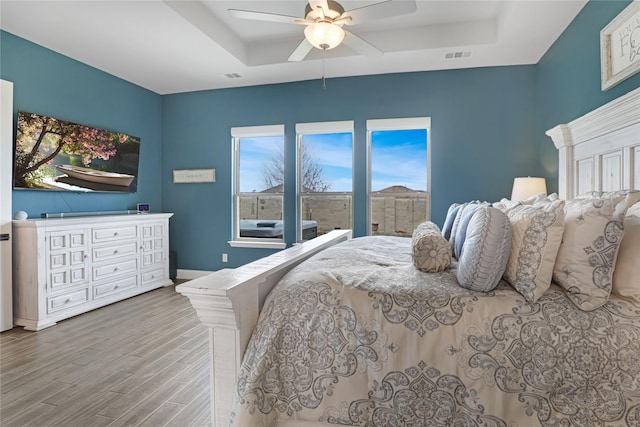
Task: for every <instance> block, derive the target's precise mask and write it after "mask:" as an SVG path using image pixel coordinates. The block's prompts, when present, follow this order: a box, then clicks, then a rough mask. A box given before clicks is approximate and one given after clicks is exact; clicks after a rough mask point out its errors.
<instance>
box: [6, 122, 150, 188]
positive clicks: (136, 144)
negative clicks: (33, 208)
mask: <svg viewBox="0 0 640 427" xmlns="http://www.w3.org/2000/svg"><path fill="white" fill-rule="evenodd" d="M139 153H140V138H136V137H132V136H129V135H127V134H124V133H120V132H112V131H108V130H104V129H99V128H94V127H90V126H85V125H80V124H77V123H72V122H67V121H63V120H59V119H56V118H53V117H47V116H43V115H39V114H34V113H27V112H22V111H20V112H18V127H17V135H16V147H15V159H14V187H15V188H29V189H43V190H70V191H120V192H135V191H136V189H137V174H138V162H139Z"/></svg>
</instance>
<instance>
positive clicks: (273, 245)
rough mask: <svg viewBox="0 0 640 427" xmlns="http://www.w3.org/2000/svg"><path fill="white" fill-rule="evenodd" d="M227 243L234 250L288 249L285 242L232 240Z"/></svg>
mask: <svg viewBox="0 0 640 427" xmlns="http://www.w3.org/2000/svg"><path fill="white" fill-rule="evenodd" d="M227 243H229V246H231V247H232V248H261V249H284V248H286V247H287V244H286V243H284V242H258V241H255V240H230V241H228V242H227Z"/></svg>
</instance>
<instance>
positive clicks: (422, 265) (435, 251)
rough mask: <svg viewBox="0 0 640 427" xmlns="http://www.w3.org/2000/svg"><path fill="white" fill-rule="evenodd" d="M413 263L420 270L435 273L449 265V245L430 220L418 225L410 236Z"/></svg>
mask: <svg viewBox="0 0 640 427" xmlns="http://www.w3.org/2000/svg"><path fill="white" fill-rule="evenodd" d="M411 250H412V252H411V255H412V258H413V265H415V266H416V268H417V269H418V270H420V271H424V272H427V273H436V272H438V271H443V270H444V269H445V268H447V267H449V264H450V263H451V245H450V244H449V242H448V241H447V239H445V238H444V237H443V236H442V234H441V233H440V229H439V228H438V226H437V225H436V224H434V223H432V222H430V221H426V222H423V223H422V224H420V225H418V226H417V227H416V229H415V230H414V232H413V236H412V238H411Z"/></svg>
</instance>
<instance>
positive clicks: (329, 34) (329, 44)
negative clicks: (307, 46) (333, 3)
mask: <svg viewBox="0 0 640 427" xmlns="http://www.w3.org/2000/svg"><path fill="white" fill-rule="evenodd" d="M344 35H345V33H344V30H343V29H342V27H340V26H339V25H335V24H332V23H330V22H315V23H313V24H310V25H308V26H307V28H305V29H304V36H305V37H306V38H307V40H309V43H311V44H312V45H314V46H315V47H317V48H318V49H322V50H329V49H333V48H334V47H336V46H338V45H339V44H340V43H342V40H344Z"/></svg>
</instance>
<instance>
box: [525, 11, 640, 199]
mask: <svg viewBox="0 0 640 427" xmlns="http://www.w3.org/2000/svg"><path fill="white" fill-rule="evenodd" d="M629 3H630V1H626V0H624V1H620V0H616V1H590V2H589V3H587V5H586V6H585V7H584V8H583V9H582V10H581V11H580V13H579V14H578V16H576V17H575V19H574V20H573V22H572V23H571V25H570V26H569V27H568V28H567V29H566V30H565V31H564V33H563V34H562V35H561V36H560V37H559V38H558V40H556V42H555V43H554V44H553V46H552V47H551V48H550V49H549V50H548V51H547V53H546V54H545V55H544V57H543V58H542V59H541V60H540V61H539V62H538V64H537V66H536V94H537V99H536V118H537V121H538V124H537V132H536V137H537V139H538V146H539V152H540V166H539V167H540V169H539V171H538V173H539V174H540V176H544V177H546V178H547V186H548V187H549V188H548V190H549V191H557V190H558V153H557V150H556V149H555V147H554V145H553V142H552V141H551V139H550V138H549V137H547V136H546V135H545V131H547V130H548V129H551V128H553V127H555V126H556V125H558V124H562V123H568V122H570V121H572V120H574V119H576V118H578V117H580V116H582V115H583V114H585V113H587V112H589V111H591V110H593V109H595V108H597V107H599V106H601V105H604V104H606V103H607V102H609V101H612V100H613V99H615V98H618V97H619V96H621V95H624V94H625V93H627V92H629V91H631V90H633V89H635V88H637V87H639V86H640V73H639V74H636V75H635V76H632V77H630V78H628V79H626V80H624V81H622V82H621V83H619V84H618V85H617V86H614V87H613V88H611V89H609V90H608V91H604V92H603V91H602V90H601V83H600V30H601V29H602V28H604V27H605V26H606V25H607V24H608V23H609V22H611V20H612V19H613V18H615V17H616V16H617V15H618V14H619V13H620V12H621V11H622V10H623V9H624V8H625V7H627V6H628V5H629ZM638 114H640V112H639V113H638Z"/></svg>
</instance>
